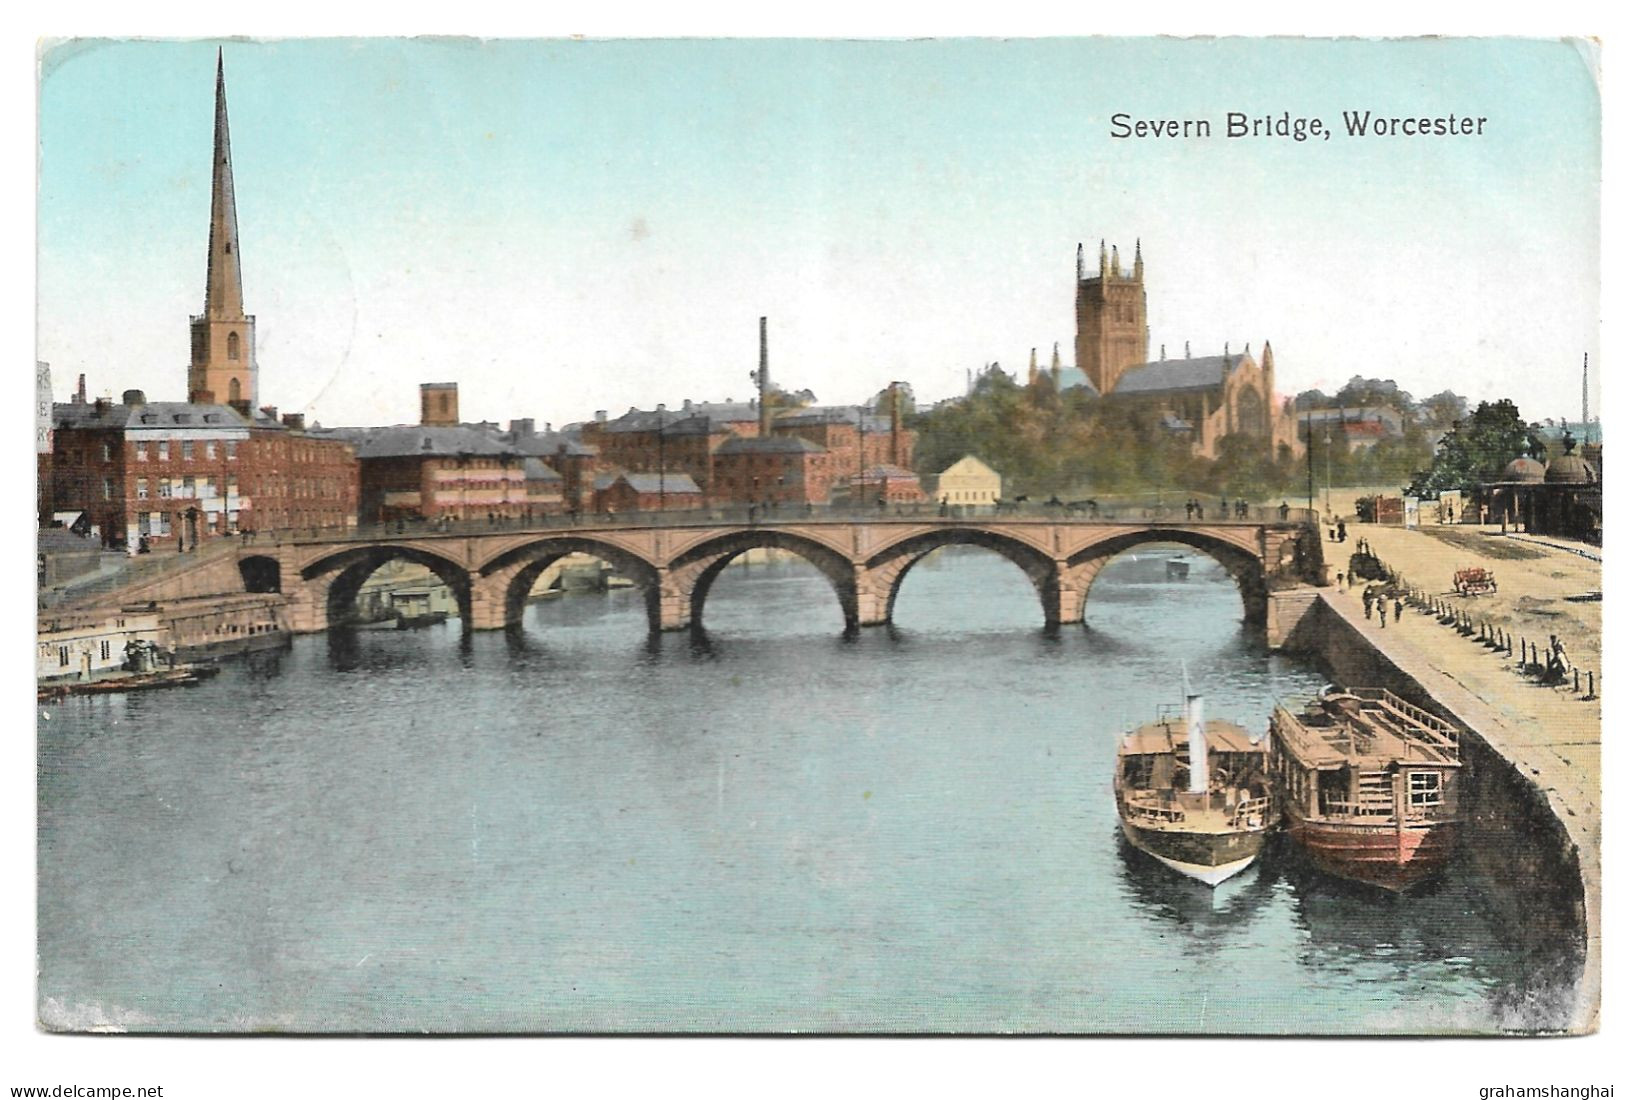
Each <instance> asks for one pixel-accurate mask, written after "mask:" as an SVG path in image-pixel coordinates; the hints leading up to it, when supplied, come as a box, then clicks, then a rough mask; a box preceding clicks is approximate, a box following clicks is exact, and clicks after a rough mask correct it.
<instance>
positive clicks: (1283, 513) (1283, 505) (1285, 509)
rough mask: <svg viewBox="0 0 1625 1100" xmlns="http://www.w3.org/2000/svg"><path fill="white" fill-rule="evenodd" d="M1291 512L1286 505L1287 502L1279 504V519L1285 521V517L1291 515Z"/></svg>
mask: <svg viewBox="0 0 1625 1100" xmlns="http://www.w3.org/2000/svg"><path fill="white" fill-rule="evenodd" d="M1291 511H1292V509H1291V508H1290V507H1289V506H1288V505H1287V502H1286V501H1284V500H1283V501H1282V502H1281V518H1282V519H1283V520H1284V519H1286V517H1287V516H1288V515H1289V514H1290V513H1291Z"/></svg>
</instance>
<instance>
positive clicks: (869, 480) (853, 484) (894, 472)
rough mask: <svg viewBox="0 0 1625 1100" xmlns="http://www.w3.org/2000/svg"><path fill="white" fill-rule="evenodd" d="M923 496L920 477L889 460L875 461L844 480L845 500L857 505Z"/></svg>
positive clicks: (909, 500)
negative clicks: (854, 475) (859, 472)
mask: <svg viewBox="0 0 1625 1100" xmlns="http://www.w3.org/2000/svg"><path fill="white" fill-rule="evenodd" d="M924 500H925V491H924V490H923V489H922V488H921V487H920V478H919V475H918V474H916V473H915V472H914V471H913V470H905V469H904V468H903V467H901V466H895V465H893V464H891V463H889V462H877V463H875V464H874V465H873V466H869V467H866V468H865V469H864V471H863V472H862V473H861V474H859V475H857V476H856V477H853V478H850V479H848V481H847V484H846V497H845V503H846V504H848V505H849V506H853V507H858V506H865V505H870V504H886V505H893V504H919V503H921V502H922V501H924Z"/></svg>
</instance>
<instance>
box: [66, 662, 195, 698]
mask: <svg viewBox="0 0 1625 1100" xmlns="http://www.w3.org/2000/svg"><path fill="white" fill-rule="evenodd" d="M219 672H220V670H219V669H218V668H213V667H210V666H204V667H201V668H185V669H165V670H164V671H162V672H144V673H140V674H138V675H134V676H110V677H106V678H104V679H101V680H85V681H70V682H68V683H61V684H47V685H45V686H43V687H41V688H40V689H39V691H38V695H39V701H40V702H42V703H43V702H46V701H48V700H52V699H62V698H65V697H67V696H69V695H117V694H121V693H123V692H126V691H151V690H154V689H157V688H172V687H191V686H192V685H194V684H198V683H202V682H203V681H204V680H207V679H209V677H211V676H215V675H217V674H218V673H219Z"/></svg>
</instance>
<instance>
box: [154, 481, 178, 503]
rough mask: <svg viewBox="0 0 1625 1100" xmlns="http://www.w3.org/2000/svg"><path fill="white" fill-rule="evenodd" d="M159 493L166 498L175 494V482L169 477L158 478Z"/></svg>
mask: <svg viewBox="0 0 1625 1100" xmlns="http://www.w3.org/2000/svg"><path fill="white" fill-rule="evenodd" d="M158 495H159V496H160V497H162V498H163V499H165V500H168V499H169V498H170V497H172V496H174V495H175V484H174V482H172V481H170V479H169V478H167V477H161V478H159V479H158Z"/></svg>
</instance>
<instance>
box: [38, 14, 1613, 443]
mask: <svg viewBox="0 0 1625 1100" xmlns="http://www.w3.org/2000/svg"><path fill="white" fill-rule="evenodd" d="M222 45H223V48H224V56H225V66H226V79H227V96H228V103H229V109H230V118H231V135H232V153H233V160H234V166H235V183H236V192H237V202H238V220H239V225H240V231H241V238H242V240H241V255H242V260H243V268H244V275H243V281H244V293H245V299H246V302H247V308H248V310H249V312H250V313H253V314H255V315H256V316H257V318H258V322H257V339H258V360H259V366H260V393H259V400H260V402H261V403H262V404H274V405H277V406H279V407H280V408H281V409H282V410H283V411H285V412H286V411H303V412H305V413H306V414H307V415H308V416H311V417H313V418H314V419H316V420H319V421H320V422H322V423H324V424H328V425H336V424H366V423H395V422H407V421H412V420H414V419H415V418H416V415H417V386H418V384H419V383H420V382H457V383H458V384H459V386H460V389H461V405H462V413H463V416H464V417H465V418H466V419H471V420H472V419H490V420H497V421H501V422H506V421H507V420H509V419H510V418H513V417H524V416H528V417H535V418H536V419H537V421H538V422H553V423H555V424H563V423H565V422H569V421H573V420H579V419H584V418H586V417H589V416H591V415H592V413H593V411H594V410H596V409H606V410H608V411H609V413H610V415H612V416H613V415H617V414H619V413H620V412H623V411H625V410H626V408H628V407H629V406H632V405H637V406H640V407H644V408H650V407H653V406H654V405H655V404H656V403H657V402H665V403H667V404H672V405H675V404H678V403H680V402H681V401H683V400H684V399H685V398H690V399H694V400H721V399H726V398H743V397H746V396H748V395H749V392H750V386H751V383H750V381H749V372H750V371H751V370H752V369H753V368H754V367H755V365H756V358H757V346H756V342H757V317H759V316H763V315H765V316H767V317H768V318H769V341H770V354H771V364H772V373H773V377H774V379H775V381H776V382H779V383H780V384H783V385H785V386H786V387H788V388H791V389H802V388H807V389H811V390H812V391H813V392H814V393H816V394H817V396H818V398H819V399H820V400H822V401H826V402H835V401H852V400H860V399H863V398H866V397H868V396H869V395H871V394H873V393H874V392H875V391H877V390H878V389H880V388H881V387H882V386H884V385H886V384H887V383H888V382H890V381H892V380H893V379H899V380H904V381H908V382H909V383H911V384H912V385H913V387H914V389H915V391H916V393H917V394H918V395H919V397H920V398H921V399H922V400H926V401H930V400H936V399H940V398H944V397H950V396H953V395H956V394H958V393H961V392H963V390H964V386H965V376H966V371H967V369H970V370H978V369H980V368H981V367H982V366H983V365H984V364H986V363H989V362H995V361H997V362H999V363H1001V364H1002V365H1003V366H1004V367H1005V368H1007V369H1014V370H1015V371H1016V372H1017V374H1018V376H1022V377H1024V376H1025V368H1026V364H1027V361H1028V356H1029V351H1030V349H1031V348H1033V347H1037V348H1038V349H1039V360H1040V362H1041V363H1043V364H1046V365H1047V364H1048V362H1049V359H1050V349H1051V346H1052V345H1053V344H1055V343H1059V344H1060V347H1061V354H1062V359H1063V361H1064V362H1065V363H1067V364H1068V365H1071V363H1072V359H1073V356H1072V351H1071V349H1072V341H1073V336H1074V331H1075V321H1074V314H1073V273H1074V257H1075V250H1076V247H1077V244H1078V243H1079V242H1080V241H1081V242H1086V248H1085V251H1086V254H1087V256H1088V263H1089V265H1090V268H1091V271H1092V269H1093V267H1094V263H1095V259H1094V258H1095V255H1096V253H1097V251H1098V247H1099V241H1100V240H1101V239H1102V238H1105V239H1106V240H1107V241H1108V243H1115V244H1117V245H1118V246H1119V248H1120V249H1121V250H1122V251H1123V253H1124V260H1125V263H1126V262H1127V261H1128V259H1129V258H1130V257H1131V256H1132V254H1133V249H1134V245H1135V241H1136V239H1138V240H1139V241H1140V242H1141V246H1142V248H1143V251H1144V255H1145V262H1146V278H1147V286H1148V300H1149V323H1150V328H1151V334H1150V340H1151V354H1152V355H1153V357H1154V356H1155V355H1157V354H1158V348H1159V346H1161V345H1166V346H1167V349H1168V353H1169V354H1170V355H1179V354H1183V349H1184V345H1185V342H1186V341H1189V342H1190V344H1191V348H1192V351H1193V353H1194V354H1198V355H1200V354H1204V353H1208V354H1212V353H1217V352H1219V351H1220V350H1221V349H1222V348H1223V346H1224V344H1225V343H1226V342H1228V343H1229V344H1230V346H1231V348H1232V349H1233V350H1234V349H1240V348H1243V347H1246V346H1248V345H1250V346H1251V348H1252V350H1253V352H1254V353H1255V355H1256V354H1257V352H1258V351H1259V350H1260V349H1261V347H1262V345H1263V342H1264V341H1265V340H1266V339H1268V340H1270V341H1271V342H1272V344H1273V347H1274V350H1275V356H1276V371H1277V384H1278V386H1279V387H1280V389H1281V390H1282V391H1283V392H1285V393H1293V392H1297V391H1300V390H1304V389H1308V388H1312V387H1317V388H1321V389H1327V390H1331V389H1335V388H1336V387H1338V386H1339V385H1341V384H1342V383H1343V382H1344V381H1345V380H1346V379H1348V378H1349V377H1351V376H1352V375H1355V374H1360V375H1364V376H1367V377H1373V376H1374V377H1381V378H1393V379H1395V380H1397V381H1398V382H1399V383H1400V384H1401V386H1403V387H1404V388H1405V389H1408V390H1410V391H1411V392H1412V393H1413V394H1414V395H1416V396H1417V397H1418V398H1420V397H1424V396H1426V395H1428V394H1431V393H1434V392H1437V391H1439V390H1443V389H1447V388H1448V389H1453V390H1455V391H1457V392H1458V393H1462V394H1465V395H1466V396H1468V397H1469V398H1470V399H1472V400H1474V401H1476V400H1480V399H1494V398H1499V397H1503V396H1504V397H1510V398H1512V399H1513V400H1514V401H1515V402H1516V403H1517V404H1518V406H1519V408H1520V410H1522V411H1523V412H1524V415H1525V416H1526V417H1558V416H1567V417H1570V418H1576V417H1578V415H1579V412H1580V404H1581V402H1580V389H1581V384H1580V379H1581V360H1582V356H1584V355H1587V354H1589V355H1590V358H1591V365H1592V371H1591V378H1592V384H1593V389H1592V394H1591V400H1592V407H1593V408H1594V409H1595V408H1597V407H1599V405H1600V401H1599V391H1600V388H1601V387H1600V384H1599V382H1600V374H1601V366H1602V364H1601V362H1600V359H1599V356H1598V341H1599V330H1600V325H1599V316H1600V302H1599V294H1598V283H1599V245H1598V220H1599V218H1598V208H1599V190H1598V188H1599V177H1600V161H1599V156H1600V154H1599V145H1600V110H1599V103H1598V91H1597V85H1596V74H1595V67H1596V55H1595V53H1594V52H1593V47H1591V46H1590V45H1589V44H1586V43H1582V42H1572V41H1570V42H1564V41H1553V40H1544V41H1542V40H1518V39H1454V40H1448V39H1417V40H1407V41H1375V40H1360V39H1340V40H1300V39H1274V40H1271V39H1173V38H1138V39H1109V38H1097V39H1088V38H1071V39H1066V38H1061V39H1037V40H996V39H972V40H963V39H962V40H953V39H950V40H925V41H900V40H892V41H868V42H863V41H834V40H831V41H805V40H803V41H787V40H735V41H706V40H686V41H684V40H676V41H673V40H667V41H602V40H589V41H571V40H551V41H525V40H506V41H478V40H474V39H449V38H447V39H373V40H363V39H326V40H320V39H305V40H299V39H286V40H273V41H240V40H228V41H224V42H223V43H222V42H221V41H219V40H194V41H185V42H181V41H125V42H118V41H98V40H78V41H69V42H63V43H59V44H56V45H54V46H50V47H48V48H47V49H46V51H45V53H44V56H43V58H42V61H41V66H40V72H41V77H40V94H39V190H38V350H37V355H38V358H39V359H41V360H44V361H46V362H48V363H49V364H50V365H51V368H52V373H53V379H54V383H55V388H56V393H57V396H58V399H66V396H67V395H68V394H69V393H70V392H71V390H72V387H73V383H74V379H75V377H76V376H77V375H78V374H79V373H84V374H85V375H86V376H87V385H88V388H89V390H90V392H91V393H92V394H104V393H105V394H109V395H111V396H114V397H115V398H116V397H117V396H118V395H119V394H120V393H121V391H122V390H124V389H127V388H139V389H142V390H144V391H145V392H146V393H147V396H148V397H149V398H150V399H154V400H158V399H182V398H184V397H185V385H186V381H185V379H186V371H185V367H186V358H187V318H188V316H189V315H190V314H193V313H196V312H198V311H199V310H200V309H201V308H202V299H203V279H204V263H205V258H206V248H207V232H208V205H209V164H210V158H209V153H210V142H211V133H212V124H213V91H214V72H215V56H216V50H217V48H219V47H221V46H222ZM1356 110H1357V111H1365V110H1369V111H1371V112H1372V113H1373V115H1374V116H1381V117H1392V116H1400V117H1406V116H1427V117H1433V116H1447V115H1449V114H1451V113H1454V114H1456V115H1458V116H1468V117H1473V118H1478V117H1485V118H1487V120H1488V121H1487V122H1486V124H1485V126H1484V133H1483V135H1482V136H1471V137H1462V136H1456V137H1431V136H1429V137H1422V136H1417V137H1390V138H1378V137H1366V138H1351V137H1349V136H1347V135H1346V132H1345V129H1344V122H1343V113H1344V112H1345V111H1356ZM1232 111H1236V112H1242V113H1245V114H1247V115H1249V116H1250V117H1262V116H1271V117H1277V118H1278V117H1279V116H1281V115H1282V113H1283V112H1289V113H1290V115H1291V116H1292V117H1293V118H1299V117H1302V118H1319V119H1322V120H1323V121H1324V123H1325V124H1326V125H1327V126H1328V127H1329V128H1330V129H1331V130H1332V131H1333V134H1332V136H1331V137H1330V138H1329V139H1327V140H1309V141H1305V142H1297V141H1294V140H1292V139H1291V138H1269V137H1260V138H1248V139H1230V138H1226V137H1224V136H1222V135H1223V133H1224V130H1225V117H1226V114H1227V113H1228V112H1232ZM1119 113H1121V114H1126V115H1129V116H1132V117H1133V118H1135V119H1141V118H1143V119H1154V118H1156V119H1161V118H1176V119H1207V120H1210V122H1211V124H1212V126H1213V134H1214V136H1212V137H1209V138H1206V139H1203V138H1189V139H1168V138H1161V139H1156V138H1147V139H1116V138H1113V137H1112V136H1111V131H1112V125H1111V121H1110V120H1111V118H1112V116H1113V115H1115V114H1119Z"/></svg>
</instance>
